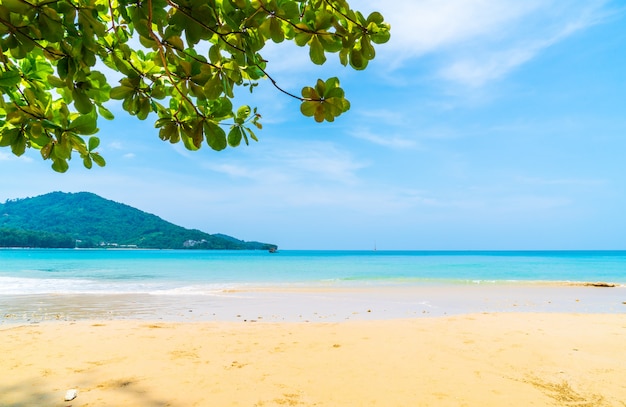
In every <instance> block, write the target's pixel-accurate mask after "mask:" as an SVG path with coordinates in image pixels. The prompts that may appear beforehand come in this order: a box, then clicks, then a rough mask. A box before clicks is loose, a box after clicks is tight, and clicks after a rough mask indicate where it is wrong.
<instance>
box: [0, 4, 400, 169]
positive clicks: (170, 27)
mask: <svg viewBox="0 0 626 407" xmlns="http://www.w3.org/2000/svg"><path fill="white" fill-rule="evenodd" d="M389 37H390V34H389V24H387V23H385V22H384V19H383V16H382V15H381V14H380V13H378V12H374V13H371V14H369V16H367V17H365V16H364V15H363V14H362V13H360V12H359V11H355V10H352V9H351V8H350V6H349V4H348V3H347V2H346V1H345V0H2V1H1V2H0V147H10V148H11V150H12V151H13V153H14V154H16V155H18V156H19V155H21V154H23V153H24V152H25V150H26V148H35V149H38V150H40V152H41V156H42V157H43V159H45V160H48V159H49V160H51V161H52V168H53V169H54V170H55V171H59V172H65V171H67V169H68V166H69V165H68V161H69V160H70V159H71V157H72V154H73V153H74V152H75V153H78V154H79V155H80V157H81V158H82V160H83V164H84V166H85V167H87V168H91V167H92V165H93V163H95V164H97V165H99V166H104V165H105V161H104V159H103V158H102V156H101V155H100V154H99V153H98V152H97V151H96V149H97V147H98V145H99V140H98V138H97V137H95V136H93V135H94V134H96V133H97V132H98V128H97V120H98V118H99V117H103V118H104V119H107V120H112V119H113V114H112V113H111V111H110V110H109V109H107V107H106V103H107V102H108V101H109V100H111V99H116V100H121V101H122V106H123V109H124V110H125V111H126V112H128V113H129V114H131V115H133V116H136V117H137V118H139V119H141V120H144V119H146V118H148V117H149V116H151V115H152V117H153V118H155V117H156V118H155V127H156V128H158V129H159V130H158V132H159V137H160V138H161V139H162V140H167V141H169V142H171V143H177V142H180V141H182V142H183V144H184V145H185V147H186V148H188V149H190V150H197V149H199V148H200V147H201V145H202V143H203V142H205V141H206V143H207V144H208V145H209V146H210V147H211V148H213V149H215V150H222V149H224V148H226V147H227V146H232V147H235V146H238V145H239V144H240V143H241V141H242V140H243V141H244V142H245V143H246V144H248V142H249V139H250V138H251V139H253V140H255V141H256V140H257V137H256V135H255V133H254V131H253V130H252V128H251V127H256V128H258V129H260V128H262V126H261V124H260V122H259V119H260V117H261V116H260V114H259V113H258V112H257V109H256V108H254V109H252V108H250V107H249V106H241V107H239V108H236V109H235V108H234V107H233V103H232V100H233V99H234V97H235V93H234V92H235V89H236V88H237V87H241V86H243V87H245V88H247V89H249V90H250V92H252V91H253V89H254V88H255V86H257V84H258V81H259V80H260V79H263V78H268V79H269V80H270V81H271V82H272V84H273V85H274V86H275V87H276V88H277V89H278V90H279V91H281V92H283V93H285V94H287V95H289V96H292V97H294V98H296V99H299V100H300V101H301V107H300V110H301V112H302V114H304V115H305V116H308V117H313V118H314V120H315V121H317V122H323V121H329V122H332V121H334V119H335V118H336V117H337V116H339V115H341V114H342V113H344V112H345V111H347V110H348V109H349V108H350V103H349V102H348V100H347V99H346V98H345V95H344V91H343V89H342V88H341V87H340V84H339V80H338V79H337V78H330V79H327V80H325V81H324V80H322V79H318V80H317V82H316V83H315V85H314V86H312V87H309V86H307V87H304V88H303V89H302V92H301V95H302V96H297V95H294V94H292V93H289V92H287V91H285V90H283V89H281V88H280V87H279V86H278V84H277V83H276V81H275V80H274V79H273V78H272V77H271V76H270V75H269V74H268V71H267V63H268V61H266V60H265V59H264V58H263V56H262V55H261V54H260V52H261V50H262V49H263V47H264V46H265V44H266V43H267V42H268V41H272V42H275V43H281V42H283V41H285V40H291V41H294V42H295V43H296V44H297V45H299V46H308V47H309V56H310V59H311V61H312V62H313V63H314V64H318V65H321V64H323V63H324V62H326V54H327V53H336V54H338V56H339V60H340V62H341V63H342V64H343V65H344V66H345V65H350V66H351V67H352V68H354V69H357V70H362V69H365V68H366V67H367V65H368V62H369V61H370V60H372V59H373V58H374V56H375V51H374V47H373V45H372V44H382V43H385V42H387V41H388V40H389ZM203 50H204V51H203ZM105 66H106V67H107V68H108V69H111V70H113V71H116V72H118V73H119V74H121V76H122V79H121V80H120V81H119V83H118V84H111V83H110V80H109V78H108V77H107V76H106V75H105V72H106V68H105ZM103 71H104V72H103Z"/></svg>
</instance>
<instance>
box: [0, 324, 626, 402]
mask: <svg viewBox="0 0 626 407" xmlns="http://www.w3.org/2000/svg"><path fill="white" fill-rule="evenodd" d="M0 355H1V357H0V405H2V406H73V407H79V406H94V407H95V406H145V407H154V406H180V407H187V406H220V407H221V406H224V407H228V406H249V407H262V406H264V407H269V406H316V407H325V406H328V407H337V406H342V407H343V406H411V407H413V406H454V407H458V406H498V407H500V406H525V407H526V406H572V407H574V406H576V407H580V406H589V407H590V406H619V407H624V406H626V379H625V378H626V315H624V314H612V315H609V314H579V315H576V314H557V313H552V314H550V313H500V314H497V313H494V314H473V315H462V316H455V317H438V318H421V319H410V320H406V319H405V320H387V321H353V322H340V323H329V322H322V323H267V322H256V323H251V322H247V323H244V322H199V323H191V322H184V323H152V322H146V321H120V320H115V321H101V322H96V321H91V322H86V321H81V322H66V321H57V322H46V323H40V324H32V325H20V326H18V325H8V326H2V327H0ZM68 389H77V390H78V397H77V398H76V399H75V400H73V401H67V402H65V401H64V395H65V392H66V391H67V390H68Z"/></svg>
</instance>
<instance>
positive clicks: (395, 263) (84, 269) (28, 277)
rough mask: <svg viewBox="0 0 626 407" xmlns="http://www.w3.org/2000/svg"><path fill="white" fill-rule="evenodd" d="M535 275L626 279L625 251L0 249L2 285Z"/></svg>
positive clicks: (362, 281)
mask: <svg viewBox="0 0 626 407" xmlns="http://www.w3.org/2000/svg"><path fill="white" fill-rule="evenodd" d="M529 281H533V282H535V281H567V282H585V281H594V282H595V281H605V282H613V283H618V284H626V251H397V252H396V251H295V250H294V251H292V250H285V251H279V252H278V253H268V252H264V251H162V250H33V249H15V250H14V249H4V250H0V295H3V294H46V293H61V294H63V293H65V294H81V293H85V294H89V293H101V294H105V293H145V294H190V295H202V294H210V293H213V292H216V291H223V290H230V289H245V288H249V287H264V286H287V287H291V286H295V287H297V286H311V285H313V286H317V285H319V286H323V287H334V286H337V287H358V286H376V285H422V284H437V283H441V284H481V283H482V284H489V283H491V284H493V283H498V282H506V283H515V282H529Z"/></svg>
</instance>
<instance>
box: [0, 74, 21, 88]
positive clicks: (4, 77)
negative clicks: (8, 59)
mask: <svg viewBox="0 0 626 407" xmlns="http://www.w3.org/2000/svg"><path fill="white" fill-rule="evenodd" d="M21 81H22V77H21V76H20V72H19V71H18V70H11V71H6V72H0V86H5V87H8V86H15V85H17V84H18V83H20V82H21Z"/></svg>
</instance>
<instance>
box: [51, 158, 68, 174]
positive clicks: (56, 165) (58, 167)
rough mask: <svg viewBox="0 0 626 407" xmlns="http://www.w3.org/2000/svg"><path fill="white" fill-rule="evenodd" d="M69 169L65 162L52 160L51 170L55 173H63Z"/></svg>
mask: <svg viewBox="0 0 626 407" xmlns="http://www.w3.org/2000/svg"><path fill="white" fill-rule="evenodd" d="M68 168H70V165H69V164H68V163H67V161H65V160H63V159H53V160H52V169H53V170H55V171H56V172H60V173H64V172H66V171H67V170H68Z"/></svg>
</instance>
